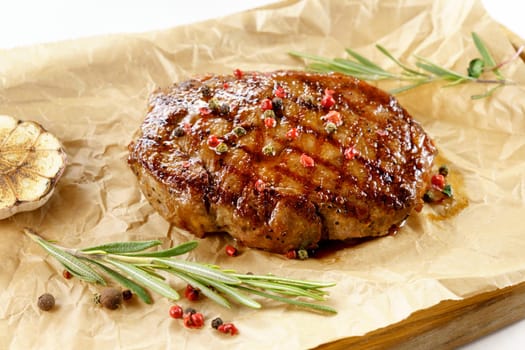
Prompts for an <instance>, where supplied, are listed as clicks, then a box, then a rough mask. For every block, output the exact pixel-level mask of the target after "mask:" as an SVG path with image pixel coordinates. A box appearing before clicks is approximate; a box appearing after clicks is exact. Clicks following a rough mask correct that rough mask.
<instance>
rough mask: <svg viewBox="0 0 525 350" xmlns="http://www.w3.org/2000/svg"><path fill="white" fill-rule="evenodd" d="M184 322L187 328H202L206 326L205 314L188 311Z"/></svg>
mask: <svg viewBox="0 0 525 350" xmlns="http://www.w3.org/2000/svg"><path fill="white" fill-rule="evenodd" d="M183 323H184V326H185V327H187V328H201V327H202V326H204V315H203V314H201V313H200V312H191V313H186V314H184V316H183Z"/></svg>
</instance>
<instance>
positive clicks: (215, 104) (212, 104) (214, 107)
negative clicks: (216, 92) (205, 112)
mask: <svg viewBox="0 0 525 350" xmlns="http://www.w3.org/2000/svg"><path fill="white" fill-rule="evenodd" d="M220 106H221V105H220V103H219V100H217V98H215V97H214V98H212V99H211V100H210V101H209V102H208V108H209V109H210V110H211V111H212V112H214V113H219V108H220Z"/></svg>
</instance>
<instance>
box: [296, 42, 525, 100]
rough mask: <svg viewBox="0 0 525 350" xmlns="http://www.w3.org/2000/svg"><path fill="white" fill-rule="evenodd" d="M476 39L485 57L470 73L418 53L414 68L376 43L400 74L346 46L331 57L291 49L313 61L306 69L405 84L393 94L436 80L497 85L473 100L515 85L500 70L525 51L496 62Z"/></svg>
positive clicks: (475, 61)
mask: <svg viewBox="0 0 525 350" xmlns="http://www.w3.org/2000/svg"><path fill="white" fill-rule="evenodd" d="M472 40H473V42H474V45H475V47H476V49H477V50H478V53H479V55H480V56H481V58H475V59H473V60H471V61H470V63H469V67H468V69H467V73H468V74H467V75H466V74H463V73H459V72H456V71H454V70H451V69H448V68H446V67H443V66H440V65H438V64H436V63H434V62H431V61H430V60H428V59H426V58H424V57H420V56H415V59H416V61H415V64H414V65H415V67H414V68H413V67H411V66H410V65H408V64H406V63H403V62H401V61H400V60H399V59H397V58H395V57H394V56H393V55H392V53H390V51H388V50H387V49H386V48H385V47H383V46H381V45H376V49H377V50H379V51H380V52H381V53H382V54H383V55H384V56H386V57H387V58H388V59H389V60H390V61H392V62H393V63H394V64H395V65H396V66H397V67H398V68H400V69H401V71H400V73H399V72H394V71H389V70H386V69H383V68H381V67H380V66H379V65H378V64H377V63H374V62H372V61H370V60H369V59H367V58H366V57H364V56H362V55H360V54H358V53H357V52H355V51H353V50H351V49H348V48H347V49H346V52H347V54H348V55H349V56H350V58H334V59H329V58H326V57H322V56H316V55H311V54H305V53H300V52H297V51H291V52H289V54H290V55H291V56H294V57H298V58H303V59H306V60H307V61H310V63H309V64H307V66H306V68H307V69H308V70H311V71H314V72H318V73H330V72H338V73H342V74H348V75H351V76H354V77H356V78H358V79H361V80H367V81H378V80H391V81H400V82H402V83H405V84H404V85H402V86H400V87H398V88H394V89H393V90H390V93H392V94H398V93H401V92H405V91H407V90H411V89H414V88H417V87H420V86H422V85H425V84H430V83H434V82H445V83H447V84H445V85H444V87H451V86H455V85H460V84H467V83H477V84H483V85H495V86H494V87H492V88H489V89H488V90H486V91H485V92H484V93H482V94H476V95H473V96H471V97H472V98H473V99H477V98H484V97H487V96H490V95H491V94H492V93H493V92H494V91H496V90H497V89H498V88H500V87H503V86H506V85H515V84H516V83H515V82H513V81H511V80H508V79H506V78H505V77H504V76H503V74H502V73H501V72H500V70H499V69H500V68H501V67H503V66H504V65H506V64H509V63H510V62H512V61H514V60H515V59H516V58H517V57H520V55H521V53H522V52H523V51H524V50H525V46H523V45H522V46H520V47H519V48H518V49H517V50H516V52H515V53H514V54H513V55H512V57H510V58H509V59H507V60H504V61H502V62H500V63H498V64H496V61H495V59H494V58H493V57H492V55H491V54H490V51H489V50H488V48H487V46H486V45H485V43H484V42H483V41H482V40H481V38H480V37H479V36H478V35H477V34H476V33H472ZM489 73H491V74H493V75H494V76H495V79H491V78H480V75H481V74H489Z"/></svg>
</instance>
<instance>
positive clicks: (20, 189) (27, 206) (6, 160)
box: [0, 115, 66, 220]
mask: <svg viewBox="0 0 525 350" xmlns="http://www.w3.org/2000/svg"><path fill="white" fill-rule="evenodd" d="M65 166H66V153H65V152H64V150H63V148H62V145H61V144H60V141H59V140H58V139H57V138H56V137H55V136H54V135H52V134H51V133H49V132H48V131H46V130H45V129H44V128H43V127H42V126H41V125H40V124H38V123H36V122H32V121H20V120H17V119H15V118H13V117H10V116H6V115H0V220H1V219H5V218H7V217H10V216H12V215H14V214H16V213H18V212H21V211H30V210H35V209H37V208H39V207H41V206H42V205H44V204H45V203H46V202H47V201H48V199H49V198H50V197H51V195H52V193H53V190H54V188H55V185H56V183H57V181H58V180H59V179H60V177H61V176H62V173H63V172H64V169H65Z"/></svg>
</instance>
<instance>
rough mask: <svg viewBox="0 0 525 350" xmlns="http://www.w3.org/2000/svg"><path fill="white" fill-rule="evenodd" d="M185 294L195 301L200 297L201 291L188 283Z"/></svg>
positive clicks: (187, 297)
mask: <svg viewBox="0 0 525 350" xmlns="http://www.w3.org/2000/svg"><path fill="white" fill-rule="evenodd" d="M184 296H185V297H186V299H188V300H191V301H195V300H198V299H199V296H200V291H199V290H198V289H197V288H193V286H192V285H190V284H188V285H187V286H186V289H185V290H184Z"/></svg>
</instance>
